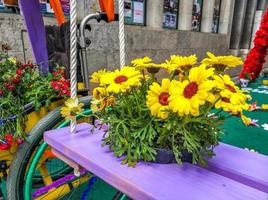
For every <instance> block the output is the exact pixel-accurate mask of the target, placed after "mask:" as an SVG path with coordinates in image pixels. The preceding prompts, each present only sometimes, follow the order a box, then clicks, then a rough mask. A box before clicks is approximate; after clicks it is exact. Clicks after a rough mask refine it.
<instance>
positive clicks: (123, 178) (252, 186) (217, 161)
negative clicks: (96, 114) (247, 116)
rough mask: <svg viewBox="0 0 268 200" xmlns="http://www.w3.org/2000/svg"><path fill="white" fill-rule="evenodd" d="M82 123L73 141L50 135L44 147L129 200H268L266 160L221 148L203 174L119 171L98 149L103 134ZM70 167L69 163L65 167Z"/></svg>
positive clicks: (160, 167)
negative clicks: (98, 178)
mask: <svg viewBox="0 0 268 200" xmlns="http://www.w3.org/2000/svg"><path fill="white" fill-rule="evenodd" d="M90 130H92V126H91V125H89V124H86V123H83V124H79V125H78V127H77V133H76V135H72V134H70V129H69V127H67V128H63V129H57V130H52V131H48V132H46V133H45V136H44V139H45V141H46V142H47V143H48V144H49V145H50V146H52V148H53V149H54V150H56V151H57V152H59V153H60V154H58V155H59V158H63V160H65V161H66V159H67V160H68V159H69V160H71V163H73V162H75V163H77V165H79V166H81V167H83V168H85V169H86V170H88V171H90V172H92V173H94V174H95V175H96V176H98V177H100V178H101V179H103V180H105V181H106V182H107V183H109V184H110V185H112V186H114V187H115V188H117V189H118V190H120V191H122V192H124V193H125V194H126V195H127V196H129V197H130V198H133V199H139V200H143V199H165V200H166V199H169V200H172V199H184V200H192V199H199V200H210V199H211V200H215V199H218V200H223V199H224V200H239V199H241V200H245V199H251V200H262V199H263V200H264V199H267V196H268V173H267V165H268V157H267V156H264V155H260V154H256V153H252V152H247V151H245V150H243V149H239V148H236V147H232V146H229V145H225V144H220V145H219V146H218V147H216V149H215V152H216V154H217V155H216V156H215V157H214V158H212V159H211V160H209V165H208V167H207V168H201V167H199V166H196V165H192V164H189V163H184V164H183V165H181V166H180V165H178V164H155V163H144V162H139V163H138V164H137V166H136V167H135V168H131V167H128V166H126V165H122V164H121V163H120V159H116V158H114V156H113V153H112V152H110V151H109V150H108V147H107V148H103V147H101V143H102V142H101V139H102V136H103V132H102V131H101V130H97V129H95V130H94V133H93V134H92V133H91V131H90ZM67 163H68V161H67Z"/></svg>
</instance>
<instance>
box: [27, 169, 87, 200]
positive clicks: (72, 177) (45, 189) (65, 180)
mask: <svg viewBox="0 0 268 200" xmlns="http://www.w3.org/2000/svg"><path fill="white" fill-rule="evenodd" d="M80 173H81V176H83V175H84V174H86V171H85V170H84V169H82V170H81V172H80ZM75 179H77V177H76V176H75V175H73V174H68V175H66V176H64V177H62V178H60V179H58V180H56V181H54V182H53V183H52V184H50V185H48V186H45V187H42V188H40V189H38V190H36V191H34V193H33V194H32V198H33V199H36V198H37V197H40V196H42V195H44V194H45V193H47V192H48V191H49V190H52V189H53V188H57V187H59V186H62V185H64V184H66V183H68V182H71V181H73V180H75Z"/></svg>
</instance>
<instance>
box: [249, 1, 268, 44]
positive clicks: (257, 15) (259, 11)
mask: <svg viewBox="0 0 268 200" xmlns="http://www.w3.org/2000/svg"><path fill="white" fill-rule="evenodd" d="M267 3H268V1H267V0H258V3H257V10H256V13H255V17H254V22H253V28H252V33H251V43H250V48H252V47H253V40H254V37H255V34H256V32H257V30H258V29H259V26H260V24H261V20H262V15H263V10H264V9H266V8H267V7H266V6H267Z"/></svg>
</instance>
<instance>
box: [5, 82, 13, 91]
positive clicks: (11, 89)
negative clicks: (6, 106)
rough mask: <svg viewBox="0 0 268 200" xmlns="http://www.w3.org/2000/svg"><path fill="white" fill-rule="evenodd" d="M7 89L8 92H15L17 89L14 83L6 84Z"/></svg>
mask: <svg viewBox="0 0 268 200" xmlns="http://www.w3.org/2000/svg"><path fill="white" fill-rule="evenodd" d="M4 85H5V87H6V88H7V90H8V91H13V90H14V89H15V87H14V85H13V84H12V83H8V82H6V83H4Z"/></svg>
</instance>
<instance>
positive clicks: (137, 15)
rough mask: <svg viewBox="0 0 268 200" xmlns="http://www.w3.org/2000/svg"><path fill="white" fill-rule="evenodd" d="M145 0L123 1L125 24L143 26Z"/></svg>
mask: <svg viewBox="0 0 268 200" xmlns="http://www.w3.org/2000/svg"><path fill="white" fill-rule="evenodd" d="M145 3H146V2H145V0H125V1H124V16H125V24H135V25H145Z"/></svg>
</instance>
